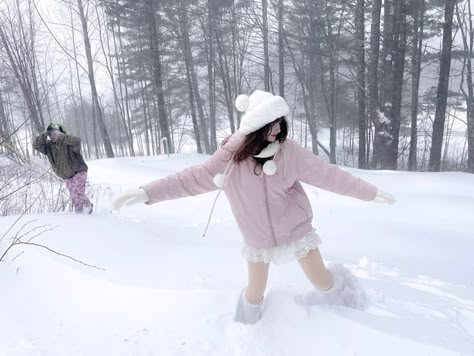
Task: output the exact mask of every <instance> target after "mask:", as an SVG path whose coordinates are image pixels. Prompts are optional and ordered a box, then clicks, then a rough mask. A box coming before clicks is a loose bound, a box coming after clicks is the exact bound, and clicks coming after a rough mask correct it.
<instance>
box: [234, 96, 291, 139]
mask: <svg viewBox="0 0 474 356" xmlns="http://www.w3.org/2000/svg"><path fill="white" fill-rule="evenodd" d="M235 107H236V108H237V110H239V111H241V112H245V114H244V115H243V116H242V118H241V120H240V127H239V132H240V133H241V134H242V135H248V134H249V133H252V132H255V131H257V130H258V129H261V128H262V127H263V126H265V125H267V124H269V123H271V122H273V121H275V120H276V119H278V118H279V117H282V116H286V115H288V114H289V113H290V108H289V107H288V104H287V103H286V101H285V99H283V98H282V97H281V96H278V95H273V94H271V93H268V92H266V91H261V90H255V91H254V92H253V93H252V95H250V96H247V95H245V94H241V95H239V96H238V97H237V99H236V100H235Z"/></svg>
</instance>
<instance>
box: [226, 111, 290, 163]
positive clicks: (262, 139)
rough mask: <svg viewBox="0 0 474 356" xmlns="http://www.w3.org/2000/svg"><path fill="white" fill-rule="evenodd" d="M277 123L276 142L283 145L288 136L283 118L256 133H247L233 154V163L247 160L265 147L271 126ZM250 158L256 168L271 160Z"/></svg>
mask: <svg viewBox="0 0 474 356" xmlns="http://www.w3.org/2000/svg"><path fill="white" fill-rule="evenodd" d="M277 121H280V133H279V134H278V135H277V137H276V141H279V142H280V143H283V142H284V141H285V140H286V136H287V135H288V124H287V123H286V119H285V117H284V116H282V117H279V118H278V119H276V120H274V121H272V122H271V123H269V124H267V125H265V126H263V127H262V128H261V129H258V130H257V131H254V132H252V133H249V134H248V135H247V136H246V137H245V139H244V141H243V142H242V144H241V145H240V147H239V148H238V149H237V151H235V152H234V155H233V161H234V162H236V163H239V162H242V161H245V160H246V159H247V158H249V157H252V156H253V155H256V154H259V153H260V152H261V151H262V150H263V149H264V148H265V147H267V146H268V144H269V143H270V142H268V141H267V140H266V138H267V136H268V135H269V134H270V132H271V131H272V126H273V124H275V123H276V122H277ZM252 158H253V159H254V160H255V161H256V167H257V166H262V165H263V164H264V163H265V162H266V161H268V160H269V159H271V157H267V158H256V157H252Z"/></svg>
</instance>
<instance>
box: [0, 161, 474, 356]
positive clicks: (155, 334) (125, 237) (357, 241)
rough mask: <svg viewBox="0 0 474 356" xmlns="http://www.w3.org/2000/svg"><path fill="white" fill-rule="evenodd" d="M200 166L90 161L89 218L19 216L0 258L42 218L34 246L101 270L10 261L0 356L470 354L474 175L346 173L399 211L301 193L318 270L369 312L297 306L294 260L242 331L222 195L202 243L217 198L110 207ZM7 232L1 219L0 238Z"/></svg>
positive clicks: (238, 262)
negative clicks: (335, 278)
mask: <svg viewBox="0 0 474 356" xmlns="http://www.w3.org/2000/svg"><path fill="white" fill-rule="evenodd" d="M205 159H206V156H199V155H192V154H186V155H178V156H172V157H171V158H169V159H167V158H166V157H151V158H150V157H149V158H122V159H113V160H98V161H92V162H89V167H90V171H89V180H90V183H91V185H93V186H94V187H99V188H100V189H101V190H102V193H103V194H97V195H96V197H95V198H94V202H95V204H96V212H95V213H94V214H93V215H91V216H83V215H74V214H72V213H60V214H41V215H33V216H32V215H29V216H25V217H23V218H22V220H21V222H20V223H19V224H17V226H16V227H15V228H14V229H13V230H12V231H11V232H10V233H9V234H8V235H7V237H5V238H4V239H3V240H2V241H0V252H2V251H4V250H5V248H6V247H7V246H8V244H9V243H10V240H9V239H10V238H11V237H12V236H13V235H14V234H15V232H16V231H18V229H19V227H20V226H21V225H23V224H24V223H26V222H28V221H31V220H34V219H36V220H35V221H34V222H32V223H31V224H30V225H28V226H27V227H26V228H25V229H24V230H23V231H27V230H28V229H31V228H33V227H35V226H43V227H46V225H48V226H51V227H54V228H53V229H52V230H51V231H47V232H44V233H43V234H42V235H40V236H38V237H36V238H35V239H34V240H33V241H36V242H38V243H41V244H43V245H46V246H48V247H50V248H52V249H54V250H55V251H58V252H60V253H63V254H66V255H69V256H72V257H74V258H76V259H78V260H81V261H83V262H85V263H88V264H90V265H95V266H97V267H99V268H102V269H105V270H100V269H96V268H91V267H87V266H84V265H81V264H79V263H76V262H73V261H71V260H69V259H67V258H64V257H61V256H57V255H55V254H53V253H51V252H49V251H46V250H44V249H41V248H39V247H32V246H28V247H24V248H23V247H22V248H20V247H15V248H14V249H13V250H11V251H10V252H9V253H8V255H7V256H6V262H3V263H0V305H1V309H0V356H25V355H35V356H37V355H38V356H43V355H44V356H65V355H66V356H76V355H77V356H79V355H84V356H85V355H88V356H106V355H113V356H118V355H130V356H132V355H133V356H138V355H147V356H148V355H160V356H161V355H252V356H258V355H291V356H293V355H298V356H299V355H324V356H333V355H334V356H344V355H363V356H366V355H377V356H379V355H384V356H387V355H394V356H395V355H396V356H400V355H416V356H420V355H431V356H437V355H453V356H454V355H456V356H459V355H474V258H473V253H474V228H473V227H474V224H473V216H474V176H473V175H469V174H463V173H405V172H369V171H359V170H350V171H351V172H353V173H354V174H355V175H358V176H360V177H362V178H364V179H366V180H368V181H369V182H372V183H374V184H376V185H377V186H379V187H380V188H382V189H384V190H386V191H389V192H391V193H392V194H394V195H395V196H396V198H397V204H395V205H393V206H385V205H379V204H375V203H367V202H362V201H358V200H354V199H350V198H346V197H342V196H337V195H334V194H331V193H328V192H324V191H320V190H318V189H316V188H314V187H310V186H306V188H307V192H308V194H309V197H310V200H311V202H312V204H313V210H314V213H315V220H314V225H315V227H316V228H317V230H318V232H319V234H320V236H321V238H322V240H323V242H324V243H323V245H322V246H321V251H322V254H323V257H324V258H325V260H326V261H327V262H334V263H343V264H344V265H345V266H346V267H348V268H349V269H350V270H351V271H352V272H353V273H354V274H355V275H356V276H358V277H359V279H360V281H361V284H362V286H363V287H364V288H365V290H366V292H367V294H368V296H369V299H370V305H369V308H368V309H367V310H365V311H361V310H355V309H348V308H343V307H330V306H321V305H320V306H313V307H307V306H302V305H299V304H297V303H296V302H295V300H294V298H295V296H297V295H300V294H302V293H305V292H309V291H310V290H311V289H312V287H311V286H310V284H309V282H308V281H307V280H306V278H305V277H304V275H303V272H302V271H301V270H300V268H299V265H298V264H297V263H296V262H292V263H289V264H284V265H272V267H271V268H270V279H269V288H268V291H267V295H266V305H265V312H264V316H263V319H262V320H261V321H260V322H259V323H257V324H256V325H251V326H246V325H242V324H238V323H234V322H233V321H232V317H233V312H234V309H235V303H236V300H237V297H238V295H239V293H240V291H241V289H242V288H243V287H244V286H245V283H246V276H247V271H246V265H245V262H244V260H243V259H242V257H241V255H240V251H241V238H240V235H239V231H238V228H237V226H236V224H235V222H234V219H233V217H232V214H231V211H230V208H229V206H228V202H227V200H226V198H225V196H224V195H222V196H221V197H220V198H219V200H218V203H217V207H216V210H215V212H214V215H213V218H212V223H211V226H210V230H209V232H208V234H207V236H206V237H205V238H202V233H203V230H204V227H205V224H206V222H207V218H208V216H209V212H210V209H211V206H212V202H213V200H214V197H215V192H213V193H209V194H205V195H201V196H198V197H190V198H184V199H181V200H175V201H168V202H164V203H160V204H156V205H153V206H134V207H129V208H125V209H122V210H121V211H120V212H119V213H118V214H117V213H112V212H110V211H109V207H108V204H109V196H113V195H114V194H116V193H118V192H120V191H123V190H126V189H129V188H135V187H136V186H137V185H139V184H142V183H145V182H148V181H150V180H152V179H155V178H159V177H162V176H165V175H167V174H169V173H172V172H174V171H177V170H179V169H182V168H184V167H187V166H190V165H193V164H197V163H199V162H202V161H204V160H205ZM16 218H17V217H16V216H11V217H5V218H1V219H0V238H1V236H2V235H3V233H4V232H5V231H6V230H7V229H8V228H9V227H10V225H11V224H12V223H13V222H14V221H15V219H16ZM32 234H34V232H32V233H31V234H30V235H28V236H33V235H32ZM28 236H26V237H24V238H23V240H24V239H26V238H28ZM22 251H24V253H22V254H21V255H20V256H18V257H17V258H16V259H14V258H15V257H16V256H17V255H18V254H19V253H21V252H22ZM13 259H14V260H13ZM12 260H13V261H12Z"/></svg>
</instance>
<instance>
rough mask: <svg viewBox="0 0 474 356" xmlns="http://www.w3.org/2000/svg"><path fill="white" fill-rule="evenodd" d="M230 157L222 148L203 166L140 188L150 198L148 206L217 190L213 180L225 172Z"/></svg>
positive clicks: (197, 166) (185, 170) (187, 169)
mask: <svg viewBox="0 0 474 356" xmlns="http://www.w3.org/2000/svg"><path fill="white" fill-rule="evenodd" d="M230 156H231V155H230V153H229V151H227V150H226V149H224V148H221V149H219V150H218V151H217V152H216V153H215V154H214V155H213V156H212V157H211V158H210V159H209V160H207V161H206V162H204V163H202V164H199V165H196V166H193V167H190V168H186V169H184V170H182V171H181V172H178V173H175V174H172V175H170V176H168V177H165V178H161V179H158V180H155V181H153V182H150V183H148V184H145V185H142V186H141V187H140V188H142V189H143V190H145V192H146V193H147V196H148V198H149V200H148V201H147V204H154V203H158V202H160V201H164V200H171V199H178V198H183V197H187V196H193V195H198V194H203V193H207V192H210V191H213V190H217V189H218V187H217V186H216V185H215V184H214V182H213V181H212V178H213V177H214V176H215V175H216V174H217V173H220V172H222V171H223V170H224V168H225V166H226V165H227V163H228V162H229V159H230Z"/></svg>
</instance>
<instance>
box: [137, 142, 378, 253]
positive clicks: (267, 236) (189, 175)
mask: <svg viewBox="0 0 474 356" xmlns="http://www.w3.org/2000/svg"><path fill="white" fill-rule="evenodd" d="M239 143H240V139H239V138H238V136H236V135H234V136H232V137H231V139H230V140H229V141H228V142H227V143H226V144H225V145H224V146H222V147H221V148H220V149H219V150H218V151H216V153H214V155H213V156H212V157H211V158H210V159H209V160H208V161H206V162H204V163H203V164H200V165H197V166H193V167H190V168H187V169H185V170H183V171H181V172H178V173H175V174H172V175H170V176H168V177H166V178H162V179H158V180H155V181H153V182H151V183H148V184H146V185H144V186H142V187H141V188H143V189H145V191H146V192H147V194H148V197H149V201H148V202H147V204H154V203H157V202H160V201H164V200H169V199H177V198H181V197H186V196H190V195H198V194H202V193H206V192H210V191H213V190H217V189H218V188H217V187H216V186H215V185H214V182H213V180H212V179H213V177H214V176H215V175H216V174H218V173H223V172H224V170H225V168H226V167H227V165H228V164H229V162H230V159H231V156H232V153H233V152H234V151H235V149H236V148H237V147H238V145H239ZM275 162H276V165H277V173H276V174H275V175H273V176H267V175H266V174H260V175H256V174H255V172H254V167H255V163H254V161H253V159H248V160H247V161H245V162H242V163H239V164H234V167H232V171H231V173H230V175H229V177H228V178H227V181H226V185H225V187H224V192H225V193H226V195H227V198H228V199H229V202H230V206H231V208H232V212H233V213H234V216H235V219H236V221H237V224H238V226H239V228H240V231H241V233H242V235H243V238H244V240H245V243H246V244H247V245H249V246H252V247H255V248H269V247H274V246H276V245H281V244H285V243H288V242H291V241H294V240H297V239H299V238H300V237H302V236H303V235H304V234H306V233H308V232H309V231H311V229H312V225H311V222H312V220H313V212H312V210H311V205H310V202H309V200H308V197H307V196H306V193H305V191H304V189H303V187H302V185H301V183H300V182H304V183H308V184H311V185H314V186H316V187H319V188H321V189H325V190H329V191H331V192H334V193H338V194H343V195H347V196H351V197H354V198H358V199H361V200H367V201H369V200H373V199H374V198H375V195H376V192H377V188H376V187H375V186H373V185H371V184H369V183H367V182H365V181H363V180H361V179H359V178H356V177H354V176H353V175H351V174H350V173H348V172H345V171H343V170H341V169H339V168H338V167H336V166H334V165H331V164H328V163H326V162H325V161H323V160H322V159H320V158H319V157H318V156H316V155H314V154H313V153H312V152H310V151H307V150H305V149H303V148H302V147H301V146H300V145H299V144H298V143H296V142H295V141H293V140H291V139H287V140H286V141H285V142H284V143H283V144H282V145H281V147H280V150H279V152H278V153H277V155H276V157H275Z"/></svg>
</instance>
